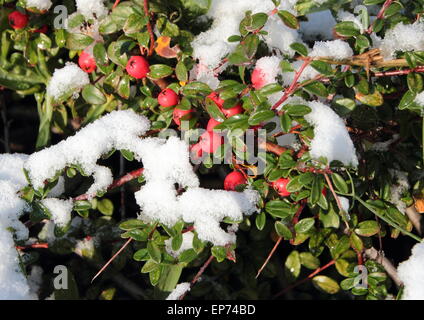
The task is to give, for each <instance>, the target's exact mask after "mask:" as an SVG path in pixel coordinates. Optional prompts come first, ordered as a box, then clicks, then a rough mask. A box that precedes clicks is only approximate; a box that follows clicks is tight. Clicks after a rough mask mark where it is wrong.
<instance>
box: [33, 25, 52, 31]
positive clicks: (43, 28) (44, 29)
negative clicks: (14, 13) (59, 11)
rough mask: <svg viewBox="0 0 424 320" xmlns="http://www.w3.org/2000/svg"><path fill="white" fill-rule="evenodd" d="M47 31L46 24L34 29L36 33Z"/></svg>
mask: <svg viewBox="0 0 424 320" xmlns="http://www.w3.org/2000/svg"><path fill="white" fill-rule="evenodd" d="M47 31H49V27H47V26H46V25H44V26H42V27H41V28H38V29H35V30H34V32H36V33H47Z"/></svg>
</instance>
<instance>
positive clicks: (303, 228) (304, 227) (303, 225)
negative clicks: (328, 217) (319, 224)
mask: <svg viewBox="0 0 424 320" xmlns="http://www.w3.org/2000/svg"><path fill="white" fill-rule="evenodd" d="M314 224H315V219H314V218H305V219H302V220H300V221H299V222H298V223H297V224H296V225H295V226H294V229H295V230H296V232H297V233H306V232H308V231H309V230H311V228H312V227H313V226H314Z"/></svg>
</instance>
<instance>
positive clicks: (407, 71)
mask: <svg viewBox="0 0 424 320" xmlns="http://www.w3.org/2000/svg"><path fill="white" fill-rule="evenodd" d="M412 72H424V66H419V67H416V68H412V69H403V70H394V71H386V72H375V73H374V76H375V77H390V76H399V75H406V74H410V73H412Z"/></svg>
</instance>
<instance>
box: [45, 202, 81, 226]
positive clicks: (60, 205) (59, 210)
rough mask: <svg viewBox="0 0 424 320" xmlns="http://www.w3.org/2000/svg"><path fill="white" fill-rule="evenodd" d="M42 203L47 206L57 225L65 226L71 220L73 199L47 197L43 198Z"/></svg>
mask: <svg viewBox="0 0 424 320" xmlns="http://www.w3.org/2000/svg"><path fill="white" fill-rule="evenodd" d="M41 203H42V204H43V205H44V206H45V207H46V208H47V210H48V211H49V213H50V214H51V217H52V220H53V221H54V223H55V224H56V225H57V226H59V227H65V226H66V225H67V224H68V223H69V222H70V221H71V212H72V208H73V205H74V203H73V201H72V200H61V199H55V198H47V199H43V200H41Z"/></svg>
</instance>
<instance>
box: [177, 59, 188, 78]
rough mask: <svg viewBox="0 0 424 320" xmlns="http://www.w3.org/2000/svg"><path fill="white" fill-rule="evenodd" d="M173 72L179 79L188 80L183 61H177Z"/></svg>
mask: <svg viewBox="0 0 424 320" xmlns="http://www.w3.org/2000/svg"><path fill="white" fill-rule="evenodd" d="M175 74H176V76H177V78H178V80H179V81H183V82H187V81H188V73H187V67H186V66H185V64H184V62H183V61H179V62H178V63H177V66H176V67H175Z"/></svg>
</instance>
